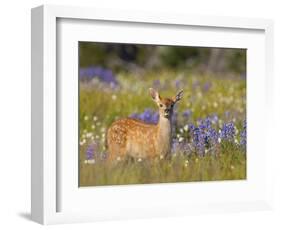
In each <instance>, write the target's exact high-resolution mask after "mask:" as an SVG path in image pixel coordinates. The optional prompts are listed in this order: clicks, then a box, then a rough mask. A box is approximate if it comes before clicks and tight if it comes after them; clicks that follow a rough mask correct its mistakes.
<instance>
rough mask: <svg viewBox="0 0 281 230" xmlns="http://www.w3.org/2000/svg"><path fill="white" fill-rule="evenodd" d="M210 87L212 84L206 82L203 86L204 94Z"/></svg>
mask: <svg viewBox="0 0 281 230" xmlns="http://www.w3.org/2000/svg"><path fill="white" fill-rule="evenodd" d="M211 86H212V83H211V82H206V83H205V84H204V86H203V91H204V92H207V91H209V89H210V88H211Z"/></svg>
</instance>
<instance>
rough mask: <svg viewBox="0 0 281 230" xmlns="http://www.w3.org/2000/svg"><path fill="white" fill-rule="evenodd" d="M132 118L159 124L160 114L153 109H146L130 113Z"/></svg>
mask: <svg viewBox="0 0 281 230" xmlns="http://www.w3.org/2000/svg"><path fill="white" fill-rule="evenodd" d="M130 117H131V118H135V119H139V120H142V121H144V122H147V123H151V124H157V122H158V120H159V114H158V113H157V112H153V111H152V110H151V109H145V110H144V112H143V113H140V114H137V113H133V114H131V115H130Z"/></svg>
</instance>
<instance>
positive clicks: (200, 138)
mask: <svg viewBox="0 0 281 230" xmlns="http://www.w3.org/2000/svg"><path fill="white" fill-rule="evenodd" d="M193 143H194V147H195V149H196V151H197V152H198V154H199V155H201V156H203V155H204V153H205V136H204V134H203V132H202V130H201V129H200V128H198V127H196V128H194V129H193Z"/></svg>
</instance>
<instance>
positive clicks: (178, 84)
mask: <svg viewBox="0 0 281 230" xmlns="http://www.w3.org/2000/svg"><path fill="white" fill-rule="evenodd" d="M175 86H176V88H177V89H179V88H180V87H181V80H179V79H177V80H175Z"/></svg>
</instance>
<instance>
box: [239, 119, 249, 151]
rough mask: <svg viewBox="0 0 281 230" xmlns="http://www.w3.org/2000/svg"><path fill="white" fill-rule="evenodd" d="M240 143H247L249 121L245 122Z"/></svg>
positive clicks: (243, 145)
mask: <svg viewBox="0 0 281 230" xmlns="http://www.w3.org/2000/svg"><path fill="white" fill-rule="evenodd" d="M240 145H241V146H242V147H246V145H247V122H246V120H245V121H244V122H243V130H242V131H241V133H240Z"/></svg>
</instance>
